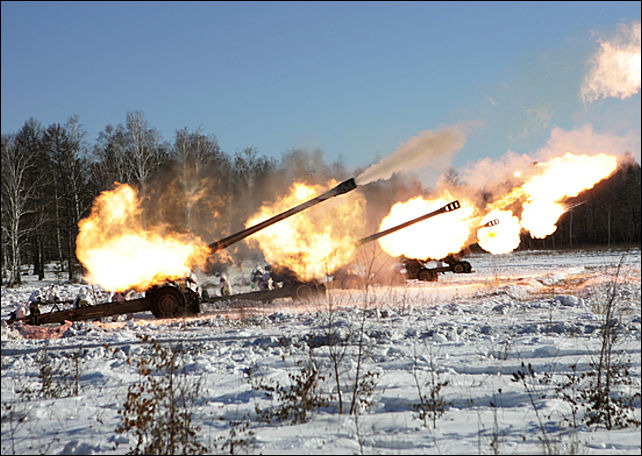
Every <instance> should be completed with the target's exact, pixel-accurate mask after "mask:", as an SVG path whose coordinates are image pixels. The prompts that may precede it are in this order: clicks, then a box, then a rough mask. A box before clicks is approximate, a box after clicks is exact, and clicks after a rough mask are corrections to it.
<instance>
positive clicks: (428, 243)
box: [379, 194, 475, 259]
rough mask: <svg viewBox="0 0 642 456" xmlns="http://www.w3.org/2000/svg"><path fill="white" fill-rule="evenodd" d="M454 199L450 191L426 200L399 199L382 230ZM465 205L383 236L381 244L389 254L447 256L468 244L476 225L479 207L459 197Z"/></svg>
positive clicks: (385, 220)
mask: <svg viewBox="0 0 642 456" xmlns="http://www.w3.org/2000/svg"><path fill="white" fill-rule="evenodd" d="M453 199H455V198H452V197H451V196H450V194H444V195H442V197H440V198H437V199H433V200H426V199H424V198H423V197H421V196H418V197H415V198H412V199H410V200H408V201H405V202H399V203H397V204H395V205H393V206H392V208H390V212H389V213H388V215H387V216H386V217H384V218H383V220H382V221H381V225H380V226H379V231H384V230H387V229H388V228H392V227H393V226H397V225H400V224H402V223H404V222H407V221H408V220H412V219H414V218H417V217H420V216H421V215H423V214H426V213H428V212H432V211H435V210H437V209H439V208H440V207H442V206H444V205H446V204H448V203H449V202H451V201H452V200H453ZM457 199H458V200H459V201H460V204H461V208H460V209H459V210H456V211H452V212H447V213H444V214H441V215H438V216H437V217H434V218H430V219H427V220H424V221H421V222H419V223H417V224H415V225H411V226H409V227H407V228H404V229H403V230H400V231H398V232H395V233H392V234H390V235H388V236H384V237H382V238H380V239H379V245H380V246H381V248H382V249H383V251H384V252H386V253H387V254H388V255H390V256H393V257H397V256H401V255H404V256H406V257H410V258H421V259H424V258H435V259H440V258H444V257H445V256H447V255H448V254H450V253H457V252H459V251H460V250H461V249H462V248H463V247H465V246H466V242H467V241H468V238H469V237H470V234H471V228H472V226H473V225H474V219H475V208H474V206H473V205H472V203H471V202H469V201H467V200H465V199H461V198H457Z"/></svg>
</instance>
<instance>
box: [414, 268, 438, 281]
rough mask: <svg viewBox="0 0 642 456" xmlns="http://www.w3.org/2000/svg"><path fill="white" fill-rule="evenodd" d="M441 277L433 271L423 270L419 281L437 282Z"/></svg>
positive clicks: (420, 272)
mask: <svg viewBox="0 0 642 456" xmlns="http://www.w3.org/2000/svg"><path fill="white" fill-rule="evenodd" d="M438 278H439V276H438V275H437V273H436V272H435V271H431V270H430V269H423V270H421V271H419V280H423V281H424V282H436V281H437V279H438Z"/></svg>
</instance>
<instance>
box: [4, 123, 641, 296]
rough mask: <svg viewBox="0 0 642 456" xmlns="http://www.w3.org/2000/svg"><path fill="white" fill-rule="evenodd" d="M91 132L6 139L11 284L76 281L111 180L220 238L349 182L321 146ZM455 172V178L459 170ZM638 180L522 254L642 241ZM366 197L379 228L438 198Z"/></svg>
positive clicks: (419, 189) (25, 132) (380, 193)
mask: <svg viewBox="0 0 642 456" xmlns="http://www.w3.org/2000/svg"><path fill="white" fill-rule="evenodd" d="M86 136H87V133H86V131H84V129H83V127H82V125H81V123H80V121H79V119H78V116H71V117H70V118H69V119H68V120H67V121H66V122H65V123H64V124H60V123H54V124H51V125H49V126H46V127H45V126H43V125H42V124H41V123H40V122H39V121H38V120H36V119H34V118H29V119H28V120H26V121H25V123H24V125H23V126H22V128H21V129H20V130H19V131H18V132H15V133H7V134H5V133H3V134H2V238H1V242H2V282H3V284H5V285H8V286H14V285H20V284H21V274H23V273H24V269H23V266H24V265H29V268H30V270H29V273H32V274H36V275H38V276H39V277H40V278H41V279H42V278H43V277H44V273H45V265H46V264H52V263H53V264H56V265H57V267H58V268H59V271H58V272H59V274H61V276H62V277H65V278H66V279H68V280H70V281H75V280H78V279H79V278H80V277H81V276H82V272H83V271H82V266H81V265H80V263H79V262H78V260H77V258H76V254H75V239H76V236H77V234H78V222H79V221H80V220H82V219H83V218H85V217H86V216H87V215H88V214H89V212H90V210H91V207H92V202H93V201H94V198H95V197H96V196H97V195H99V194H100V193H101V192H103V191H104V190H109V189H112V188H113V187H114V183H127V184H131V185H133V186H135V187H136V188H137V189H138V192H139V196H140V198H141V200H142V204H143V213H144V223H146V224H150V225H154V224H165V225H166V226H167V228H168V229H171V230H173V231H175V232H186V233H187V232H189V233H192V234H194V235H197V236H199V237H201V238H202V239H203V240H204V241H205V242H213V241H215V240H217V239H220V238H221V237H223V236H226V235H229V234H230V233H233V232H236V231H238V230H240V229H243V228H244V222H245V221H246V220H247V219H248V218H249V217H250V216H251V215H253V214H254V213H255V212H256V210H257V209H258V208H259V207H260V206H261V205H262V204H264V203H266V202H269V201H273V200H275V199H277V198H278V196H279V195H283V194H284V193H285V192H286V191H287V190H288V188H289V186H290V185H291V184H292V183H293V182H295V181H303V182H305V183H307V184H323V185H326V184H327V183H328V181H329V180H331V179H335V180H336V181H341V180H344V179H346V178H349V177H353V176H352V175H350V173H349V170H346V169H345V166H344V165H342V164H341V162H340V161H339V162H335V163H327V162H326V159H325V157H324V154H323V151H321V150H318V149H317V150H313V151H309V150H304V149H297V148H293V149H291V150H288V151H284V152H283V153H282V155H281V157H280V158H279V159H276V158H272V157H266V156H264V155H261V154H260V153H259V151H258V150H257V149H256V148H255V147H251V146H248V147H246V148H244V149H242V150H240V151H235V152H234V153H230V152H227V151H223V150H222V149H221V147H220V146H219V144H218V141H217V138H216V136H215V135H213V134H205V133H204V132H203V131H202V130H201V129H195V130H190V129H188V128H182V129H177V130H176V133H175V136H174V138H173V140H172V141H167V140H165V139H164V138H162V137H161V135H160V134H159V132H158V131H157V130H156V129H155V128H153V127H152V126H150V125H149V122H148V121H147V120H146V119H145V115H144V113H143V112H141V111H130V112H127V114H126V119H125V122H124V123H121V124H118V125H117V126H115V127H114V126H112V125H108V126H106V127H105V128H104V130H102V131H101V132H100V133H99V134H98V135H97V138H96V140H95V141H94V142H90V141H88V140H87V138H86ZM625 152H626V151H622V153H623V154H624V153H625ZM450 173H451V176H452V178H453V179H456V177H457V176H456V175H457V172H456V170H450ZM640 179H641V173H640V165H639V164H638V163H636V162H635V161H634V160H633V159H631V160H624V161H623V164H621V166H620V168H619V169H618V170H617V171H616V172H615V173H614V174H613V175H612V176H611V177H610V178H608V179H605V180H604V181H602V182H600V183H598V184H597V185H596V186H595V187H594V188H593V189H591V190H589V191H586V192H584V193H582V194H580V195H579V196H578V197H576V198H573V199H570V200H569V201H567V202H565V203H566V205H567V207H569V210H568V211H567V212H566V213H565V214H564V215H563V216H562V218H561V219H560V221H559V222H558V225H557V226H558V229H557V231H556V232H555V233H554V234H553V235H551V236H548V237H547V238H545V239H532V238H531V237H530V236H529V235H528V234H523V235H522V242H521V244H520V247H519V248H520V249H568V248H579V247H596V246H605V247H610V246H615V245H634V244H637V245H639V243H640V228H641V226H640ZM362 191H363V192H364V193H365V196H366V200H367V201H368V207H367V208H366V210H367V220H365V221H364V223H366V224H368V228H369V230H370V231H372V232H375V231H376V228H377V226H378V222H379V221H380V220H381V218H382V217H383V216H385V215H386V214H387V212H388V210H389V208H390V206H392V204H394V203H395V202H397V201H401V200H404V199H405V198H410V197H413V196H417V195H424V196H428V195H429V194H430V189H426V188H423V186H422V184H421V183H420V182H419V181H417V180H416V179H414V178H411V177H410V178H409V177H407V176H400V175H393V177H392V178H391V179H389V180H387V181H379V182H374V183H371V184H369V185H368V186H366V187H364V188H363V189H362ZM234 254H235V256H236V257H237V258H238V259H243V258H244V257H250V258H254V257H255V256H256V255H257V252H253V251H251V250H250V249H249V248H248V247H247V246H245V245H239V246H237V247H235V252H234ZM31 268H33V269H31Z"/></svg>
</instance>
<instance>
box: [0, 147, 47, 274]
mask: <svg viewBox="0 0 642 456" xmlns="http://www.w3.org/2000/svg"><path fill="white" fill-rule="evenodd" d="M1 147H2V219H3V220H2V231H3V234H4V237H5V239H6V242H7V247H8V251H9V278H8V283H7V285H8V286H18V285H21V284H22V277H21V274H20V266H21V260H22V258H21V257H22V252H21V250H22V247H23V244H24V242H25V241H26V240H27V238H28V236H29V234H30V233H31V229H32V228H31V227H29V226H25V224H24V220H25V218H26V217H27V216H28V215H29V214H30V211H29V209H28V207H29V202H30V200H31V199H32V198H33V197H34V194H35V191H36V188H37V185H38V182H37V181H34V180H30V179H27V173H28V172H29V171H30V170H31V169H32V168H33V167H34V166H35V163H34V157H33V155H31V154H29V153H28V151H27V150H26V149H25V148H22V147H19V146H18V145H17V144H16V141H15V135H11V136H10V135H2V146H1Z"/></svg>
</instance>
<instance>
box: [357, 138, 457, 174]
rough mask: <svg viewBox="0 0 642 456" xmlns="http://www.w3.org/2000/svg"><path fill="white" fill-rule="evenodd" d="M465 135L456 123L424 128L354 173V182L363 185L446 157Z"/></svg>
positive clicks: (417, 168) (450, 155)
mask: <svg viewBox="0 0 642 456" xmlns="http://www.w3.org/2000/svg"><path fill="white" fill-rule="evenodd" d="M465 142H466V136H465V135H464V133H463V132H462V131H461V130H460V129H459V128H458V127H448V128H445V129H444V130H442V131H438V132H435V131H432V130H425V131H422V132H421V133H419V134H418V135H417V136H415V137H413V138H411V139H410V140H409V141H408V142H406V143H405V144H402V145H401V146H400V147H399V148H398V149H397V150H396V151H394V152H393V153H392V154H390V155H389V156H387V157H386V158H384V159H383V160H381V161H380V162H379V163H375V164H374V165H372V166H370V167H369V168H368V169H366V170H365V171H364V172H363V173H361V174H359V176H357V177H356V179H355V181H356V182H357V185H365V184H368V183H370V182H374V181H377V180H380V179H389V178H390V177H391V176H392V175H393V174H394V173H398V172H401V171H409V170H419V169H421V168H424V167H426V166H428V165H430V164H431V163H435V162H437V161H439V162H442V161H443V160H444V158H448V159H450V158H451V157H452V154H453V153H454V152H455V151H457V150H459V149H461V148H462V147H463V146H464V143H465Z"/></svg>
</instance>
